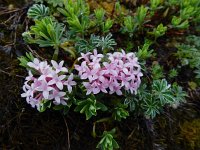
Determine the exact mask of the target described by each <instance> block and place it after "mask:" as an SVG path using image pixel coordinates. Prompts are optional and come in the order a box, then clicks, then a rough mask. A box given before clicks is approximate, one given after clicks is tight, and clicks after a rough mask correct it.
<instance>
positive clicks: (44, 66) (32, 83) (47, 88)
mask: <svg viewBox="0 0 200 150" xmlns="http://www.w3.org/2000/svg"><path fill="white" fill-rule="evenodd" d="M51 63H52V65H53V66H50V65H48V63H47V61H42V62H40V61H39V60H38V59H37V58H35V59H34V61H33V62H28V65H29V66H30V67H32V68H34V69H35V70H36V71H37V72H38V73H39V76H38V74H37V75H34V74H33V73H32V72H31V71H30V70H29V73H28V76H27V77H26V81H25V82H24V86H23V91H24V93H22V94H21V97H26V101H27V103H29V104H30V105H31V106H32V107H37V109H38V110H40V107H41V106H40V105H41V101H42V100H44V99H45V100H50V101H52V102H53V103H54V104H55V105H59V104H62V105H67V103H66V101H67V100H68V97H67V95H66V90H68V92H69V93H71V92H72V86H74V85H76V82H75V81H73V74H71V75H69V77H68V78H67V75H64V74H62V75H60V74H59V73H60V72H63V73H64V72H65V73H67V72H68V70H67V68H65V67H63V63H64V61H61V62H60V63H59V64H58V63H57V62H55V61H54V60H52V61H51ZM62 90H64V91H62Z"/></svg>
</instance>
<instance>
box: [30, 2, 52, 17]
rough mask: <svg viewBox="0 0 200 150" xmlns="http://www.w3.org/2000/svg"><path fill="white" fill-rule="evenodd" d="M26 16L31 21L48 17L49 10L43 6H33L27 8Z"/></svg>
mask: <svg viewBox="0 0 200 150" xmlns="http://www.w3.org/2000/svg"><path fill="white" fill-rule="evenodd" d="M27 15H28V17H29V18H31V19H34V20H35V19H42V18H43V17H46V16H49V15H50V13H49V8H48V7H46V6H45V5H43V4H34V5H33V6H32V7H30V8H29V10H28V12H27Z"/></svg>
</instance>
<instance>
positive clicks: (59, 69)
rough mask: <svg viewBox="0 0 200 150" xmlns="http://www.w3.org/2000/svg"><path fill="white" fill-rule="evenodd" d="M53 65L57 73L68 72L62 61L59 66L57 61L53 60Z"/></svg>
mask: <svg viewBox="0 0 200 150" xmlns="http://www.w3.org/2000/svg"><path fill="white" fill-rule="evenodd" d="M51 64H52V65H53V67H54V69H55V70H56V73H59V72H68V70H67V68H66V67H63V64H64V61H61V62H60V63H59V64H58V63H57V62H56V61H55V60H51Z"/></svg>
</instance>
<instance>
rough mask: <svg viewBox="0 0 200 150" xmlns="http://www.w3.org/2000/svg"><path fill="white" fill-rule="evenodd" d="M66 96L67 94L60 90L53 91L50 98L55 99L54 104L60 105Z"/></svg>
mask: <svg viewBox="0 0 200 150" xmlns="http://www.w3.org/2000/svg"><path fill="white" fill-rule="evenodd" d="M65 95H66V93H65V92H60V91H58V90H53V94H51V95H50V96H49V99H50V100H51V99H55V101H54V104H58V105H59V104H60V102H61V99H63V97H64V96H65Z"/></svg>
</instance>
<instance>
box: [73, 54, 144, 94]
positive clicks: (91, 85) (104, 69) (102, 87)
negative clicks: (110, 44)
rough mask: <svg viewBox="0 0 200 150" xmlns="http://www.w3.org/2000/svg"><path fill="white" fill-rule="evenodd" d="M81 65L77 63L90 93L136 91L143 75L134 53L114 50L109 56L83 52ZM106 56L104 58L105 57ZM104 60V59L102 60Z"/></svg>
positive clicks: (80, 74)
mask: <svg viewBox="0 0 200 150" xmlns="http://www.w3.org/2000/svg"><path fill="white" fill-rule="evenodd" d="M81 56H82V57H80V58H78V60H82V63H81V65H76V66H75V69H76V70H77V71H78V72H79V73H78V74H79V76H80V78H81V79H87V80H88V82H84V83H83V85H84V86H85V88H86V89H87V95H88V94H91V93H93V94H98V93H99V92H100V91H101V92H104V93H107V92H109V94H113V93H116V94H117V95H122V94H123V93H122V89H124V90H126V91H128V92H131V93H133V92H136V90H137V88H138V87H139V85H140V83H141V80H140V77H141V76H142V73H141V67H140V65H139V63H138V59H137V57H135V54H134V53H127V54H126V53H125V51H123V50H122V52H114V53H113V54H111V53H108V54H107V56H103V55H102V54H98V53H97V50H94V52H93V54H91V53H87V54H81ZM103 58H104V59H103ZM102 60H104V61H102Z"/></svg>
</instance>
